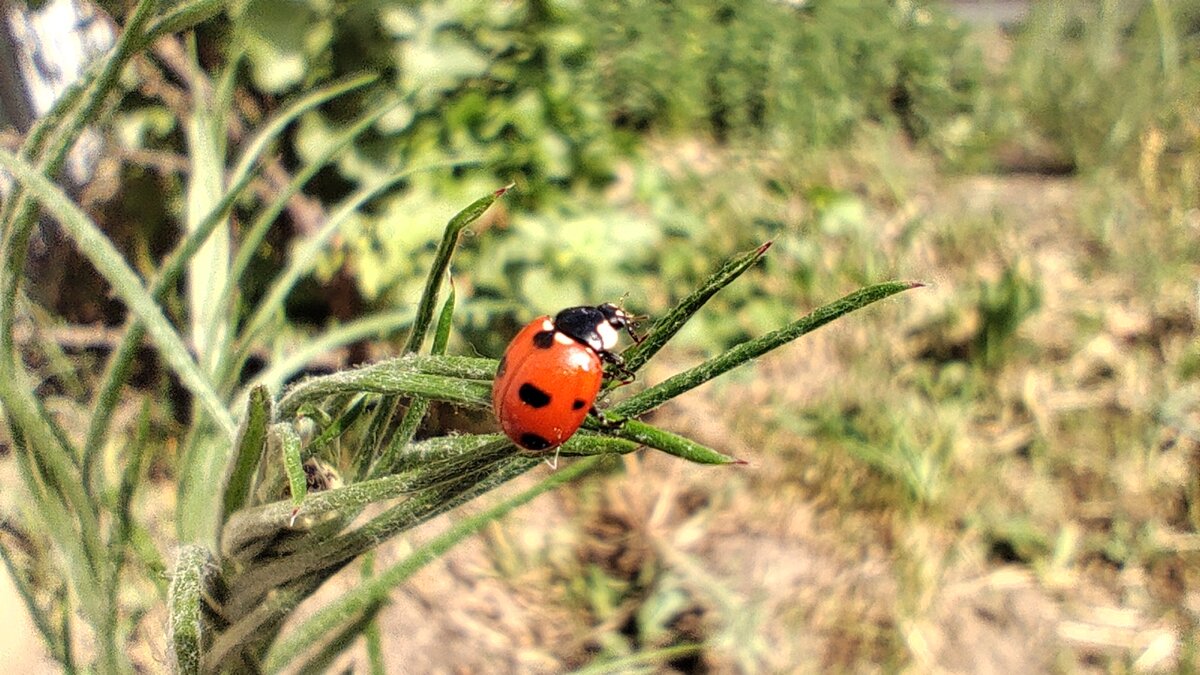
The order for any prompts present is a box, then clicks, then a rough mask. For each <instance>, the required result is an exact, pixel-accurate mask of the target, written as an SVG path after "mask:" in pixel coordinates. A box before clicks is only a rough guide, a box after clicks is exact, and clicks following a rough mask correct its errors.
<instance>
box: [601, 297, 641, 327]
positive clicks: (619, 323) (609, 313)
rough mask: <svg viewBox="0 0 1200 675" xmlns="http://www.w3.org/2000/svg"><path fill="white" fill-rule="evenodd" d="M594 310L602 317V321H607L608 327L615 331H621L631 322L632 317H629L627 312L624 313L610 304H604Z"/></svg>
mask: <svg viewBox="0 0 1200 675" xmlns="http://www.w3.org/2000/svg"><path fill="white" fill-rule="evenodd" d="M596 309H597V310H598V311H599V312H600V314H601V315H602V316H604V320H605V321H608V325H610V326H612V327H613V328H616V329H617V330H621V329H622V328H624V327H626V326H628V325H629V324H630V323H632V322H633V317H632V316H630V315H629V312H626V311H625V310H623V309H621V308H620V307H617V306H616V305H614V304H612V303H611V302H606V303H604V304H603V305H600V306H598V307H596Z"/></svg>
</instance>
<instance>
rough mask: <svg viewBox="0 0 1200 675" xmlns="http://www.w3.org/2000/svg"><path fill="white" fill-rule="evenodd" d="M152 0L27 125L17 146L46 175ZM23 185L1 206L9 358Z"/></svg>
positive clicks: (84, 119) (112, 79)
mask: <svg viewBox="0 0 1200 675" xmlns="http://www.w3.org/2000/svg"><path fill="white" fill-rule="evenodd" d="M156 5H157V2H155V0H141V1H140V2H138V4H137V6H136V7H134V9H133V11H132V12H131V13H130V14H129V18H128V20H127V21H126V25H125V30H124V31H123V32H122V33H121V35H120V36H119V37H118V38H117V42H116V44H115V45H114V46H113V49H112V50H111V51H110V52H109V53H108V55H107V56H106V57H105V58H104V59H103V60H102V61H100V62H99V63H98V64H96V66H94V67H93V68H92V69H89V70H88V72H87V73H86V74H85V75H84V77H83V78H81V79H80V81H79V82H78V83H76V84H75V85H73V86H71V87H70V88H68V90H67V92H64V94H63V95H62V96H61V97H59V100H58V101H57V102H56V103H55V105H54V107H53V108H52V109H51V110H50V112H48V113H47V114H46V115H44V116H43V117H42V118H41V119H40V120H38V122H37V123H36V124H35V125H34V127H33V129H31V130H30V133H29V135H28V136H27V137H26V141H25V143H24V144H23V145H22V148H21V155H22V157H24V158H26V159H28V160H30V161H34V157H35V156H37V157H38V159H37V160H36V171H38V172H40V173H42V174H43V175H46V176H52V175H56V174H57V173H58V171H59V170H60V169H61V168H62V164H63V162H64V161H65V159H66V156H67V152H68V151H69V150H70V148H71V147H72V146H73V145H74V144H75V141H76V140H78V138H79V135H80V134H81V133H82V131H83V129H84V128H85V127H86V125H87V124H89V123H90V122H92V121H93V120H94V118H95V116H96V113H97V111H98V110H99V109H100V107H101V106H102V105H103V103H104V101H105V99H106V98H107V97H108V94H109V93H110V92H111V91H112V90H113V89H114V88H115V87H116V85H117V83H118V79H119V77H120V73H121V70H122V68H123V67H124V66H125V63H126V62H127V61H128V60H129V59H130V58H131V57H132V55H133V54H134V53H135V51H136V47H135V45H134V42H135V41H136V40H137V39H138V38H139V37H140V33H141V31H142V29H143V27H144V26H145V25H146V22H147V21H148V20H149V19H150V17H151V15H152V14H153V10H154V8H155V7H156ZM34 206H35V205H34V203H33V201H31V200H30V199H29V195H28V194H27V189H26V188H25V187H24V186H23V185H22V184H20V183H19V184H18V185H17V186H16V187H15V188H14V190H13V192H12V194H11V195H10V196H9V199H8V200H7V203H5V204H3V206H2V208H0V232H2V233H3V245H2V246H0V266H2V267H4V268H6V269H7V270H8V271H9V273H8V274H4V275H0V360H7V359H12V357H13V355H14V354H15V353H16V352H15V344H14V342H13V333H12V330H13V317H14V311H15V303H16V296H17V290H18V288H19V285H20V276H19V274H18V272H19V271H20V270H22V269H24V260H25V254H26V249H27V246H28V241H29V235H30V233H31V232H32V226H33V222H34V216H35V215H36V209H35V208H34Z"/></svg>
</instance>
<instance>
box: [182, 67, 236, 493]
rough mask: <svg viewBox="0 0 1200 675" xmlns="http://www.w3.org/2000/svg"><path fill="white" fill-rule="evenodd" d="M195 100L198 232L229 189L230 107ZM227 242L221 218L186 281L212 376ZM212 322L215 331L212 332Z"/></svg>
mask: <svg viewBox="0 0 1200 675" xmlns="http://www.w3.org/2000/svg"><path fill="white" fill-rule="evenodd" d="M193 68H194V69H195V70H196V71H197V72H198V71H199V66H198V65H196V64H193ZM196 77H198V78H199V77H201V76H200V75H198V74H197V75H196ZM198 89H199V90H201V91H203V90H204V89H205V88H198ZM194 104H195V105H194V107H193V109H192V111H191V113H192V114H191V118H190V119H189V120H188V122H187V124H186V125H185V132H186V133H185V136H186V138H187V156H188V168H189V171H188V176H187V186H186V192H185V199H184V213H183V220H184V230H185V231H186V232H187V233H189V234H192V233H195V232H197V231H198V230H199V228H200V226H201V225H204V224H205V220H206V218H207V216H208V215H209V214H210V213H217V212H219V211H220V206H221V195H222V194H223V193H224V192H225V190H224V187H225V186H224V173H225V152H226V134H225V130H224V128H223V124H221V122H223V121H224V120H225V119H226V116H225V113H226V112H227V111H226V110H224V109H221V108H217V109H214V108H213V107H212V104H211V103H210V102H209V99H208V97H206V96H196V97H194ZM218 105H219V103H218ZM229 240H230V232H229V223H228V221H227V220H226V218H224V217H222V218H220V219H219V220H218V221H217V223H216V225H215V226H214V227H213V228H212V231H211V232H210V233H209V234H208V236H207V237H205V238H204V243H202V244H201V245H200V248H198V249H197V250H196V253H195V255H193V256H192V258H191V260H190V261H189V262H188V270H187V283H186V285H185V286H186V296H185V298H186V300H187V318H186V321H187V323H188V335H189V336H190V337H191V340H192V344H193V347H194V348H195V350H196V358H197V360H198V361H199V363H200V365H201V367H202V368H203V369H204V371H205V372H206V373H208V374H209V375H212V373H213V372H214V369H215V367H216V359H217V358H218V350H219V345H220V344H221V341H222V339H223V337H224V334H225V333H224V332H223V331H228V330H229V329H230V325H229V323H230V321H231V320H232V309H231V308H229V307H227V306H224V305H221V304H220V303H218V302H217V301H216V298H215V297H214V294H215V292H216V290H217V289H218V288H220V286H221V284H222V283H223V282H224V280H225V279H226V278H227V277H228V275H229ZM210 326H214V327H216V329H215V330H213V331H210V330H209V327H210ZM185 469H186V467H185Z"/></svg>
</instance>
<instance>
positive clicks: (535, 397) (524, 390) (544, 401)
mask: <svg viewBox="0 0 1200 675" xmlns="http://www.w3.org/2000/svg"><path fill="white" fill-rule="evenodd" d="M517 396H520V397H521V400H522V401H523V402H525V404H526V405H529V406H531V407H534V408H545V407H546V406H548V405H550V394H547V393H546V392H544V391H542V390H541V389H538V388H537V387H535V386H533V385H532V384H529V383H528V382H526V383H525V384H522V385H521V388H520V389H518V390H517Z"/></svg>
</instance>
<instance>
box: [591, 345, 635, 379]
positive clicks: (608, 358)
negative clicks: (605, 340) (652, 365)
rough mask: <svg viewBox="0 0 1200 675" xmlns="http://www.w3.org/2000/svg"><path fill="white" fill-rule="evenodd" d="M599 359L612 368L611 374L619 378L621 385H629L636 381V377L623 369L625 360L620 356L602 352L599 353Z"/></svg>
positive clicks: (628, 370) (631, 372)
mask: <svg viewBox="0 0 1200 675" xmlns="http://www.w3.org/2000/svg"><path fill="white" fill-rule="evenodd" d="M600 358H601V359H603V360H604V361H605V362H606V363H608V364H609V365H611V366H612V367H613V374H614V375H616V376H617V377H619V378H621V384H622V385H625V384H630V383H632V382H633V381H634V380H636V379H637V375H635V374H634V372H633V371H632V370H630V369H628V368H626V367H625V359H622V358H621V357H620V355H618V354H614V353H612V352H608V351H604V352H600Z"/></svg>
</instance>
